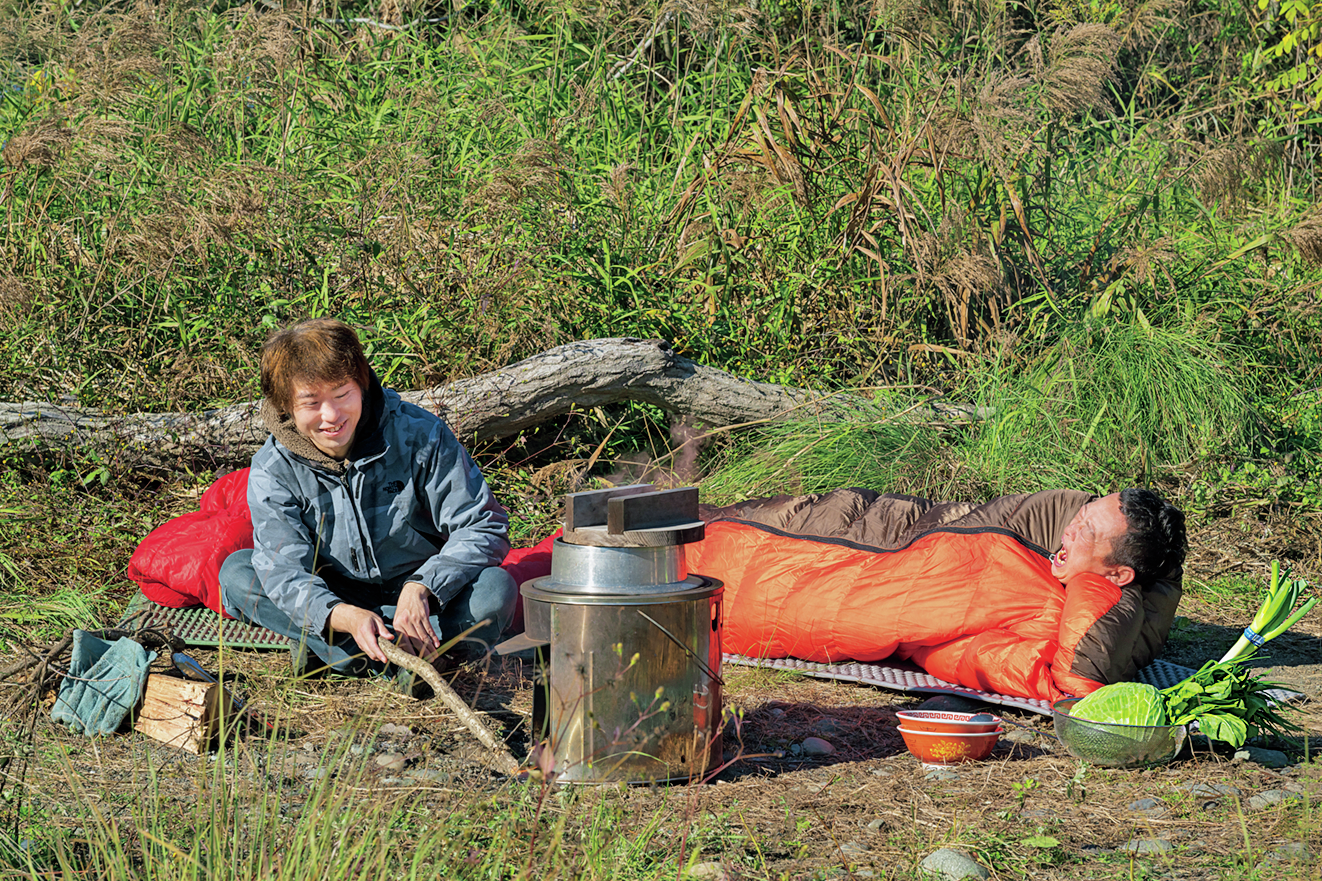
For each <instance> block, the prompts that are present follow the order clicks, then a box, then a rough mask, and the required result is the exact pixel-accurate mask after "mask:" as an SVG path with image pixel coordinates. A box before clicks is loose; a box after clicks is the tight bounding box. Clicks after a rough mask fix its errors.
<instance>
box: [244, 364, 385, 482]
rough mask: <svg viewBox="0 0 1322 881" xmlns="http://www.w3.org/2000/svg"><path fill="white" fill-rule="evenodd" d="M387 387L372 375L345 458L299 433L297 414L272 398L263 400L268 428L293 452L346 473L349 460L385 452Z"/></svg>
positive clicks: (327, 468) (318, 465) (370, 374)
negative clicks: (382, 429) (282, 407)
mask: <svg viewBox="0 0 1322 881" xmlns="http://www.w3.org/2000/svg"><path fill="white" fill-rule="evenodd" d="M385 397H386V396H385V390H384V389H383V388H382V387H381V380H379V379H377V376H376V371H371V372H370V373H369V375H368V383H367V390H366V391H365V392H364V394H363V415H362V416H361V417H360V418H359V420H358V428H357V429H356V430H355V431H354V436H353V446H352V447H351V448H350V449H349V455H348V457H347V458H345V459H336V458H335V457H333V456H328V455H326V454H325V453H323V452H322V451H321V450H320V449H318V448H317V445H316V444H314V443H313V442H312V441H310V440H308V439H307V438H306V437H304V436H303V435H301V434H299V433H298V429H297V428H295V427H294V417H293V416H292V415H291V414H289V413H286V412H284V411H283V410H281V409H280V408H278V407H276V406H275V404H272V403H271V402H270V401H269V400H263V401H262V409H261V416H262V422H263V423H264V424H265V425H266V430H267V431H269V432H271V435H272V436H273V437H274V438H275V439H276V440H277V441H279V442H280V445H281V446H283V447H284V448H285V449H287V450H289V452H291V453H293V454H294V455H295V456H298V457H299V458H300V459H304V460H306V461H307V462H309V463H311V464H313V465H316V466H317V467H318V468H323V469H325V470H327V471H330V472H332V473H334V474H343V473H344V472H345V471H346V470H347V469H348V467H349V463H350V462H351V461H354V460H356V459H363V458H366V457H368V456H372V455H375V454H377V453H379V452H381V450H382V449H384V446H385V439H384V436H383V434H382V432H381V417H382V414H383V413H384V411H385Z"/></svg>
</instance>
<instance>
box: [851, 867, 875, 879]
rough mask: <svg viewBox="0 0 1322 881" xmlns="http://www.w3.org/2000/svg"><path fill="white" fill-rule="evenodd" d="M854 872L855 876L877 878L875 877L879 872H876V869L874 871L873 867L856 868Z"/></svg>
mask: <svg viewBox="0 0 1322 881" xmlns="http://www.w3.org/2000/svg"><path fill="white" fill-rule="evenodd" d="M852 874H853V876H854V877H855V878H875V877H877V873H876V872H874V871H872V870H871V869H855V870H854V871H853V873H852Z"/></svg>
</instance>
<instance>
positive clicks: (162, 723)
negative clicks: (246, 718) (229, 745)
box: [133, 673, 237, 755]
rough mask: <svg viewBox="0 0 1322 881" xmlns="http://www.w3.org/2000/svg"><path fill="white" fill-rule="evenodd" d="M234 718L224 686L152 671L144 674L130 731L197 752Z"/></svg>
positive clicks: (208, 746) (213, 740)
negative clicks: (144, 678)
mask: <svg viewBox="0 0 1322 881" xmlns="http://www.w3.org/2000/svg"><path fill="white" fill-rule="evenodd" d="M236 721H237V720H236V716H235V713H234V705H233V702H232V701H231V700H230V697H229V695H228V694H226V693H225V689H224V686H222V685H220V684H217V683H212V682H193V681H191V680H188V679H178V678H176V677H174V676H165V675H163V674H157V673H153V674H151V675H149V676H148V677H147V689H146V692H145V694H144V695H143V698H142V706H141V708H140V709H139V710H138V713H137V716H136V718H135V719H134V722H133V730H135V731H139V732H141V733H143V734H145V735H147V736H148V737H151V738H153V739H155V740H159V741H160V742H161V743H166V744H169V745H170V746H173V747H178V748H179V749H182V750H185V751H186V752H190V753H193V754H194V755H199V754H201V753H202V752H204V751H206V750H209V749H210V748H211V746H212V744H213V743H215V742H216V741H217V740H218V739H219V738H220V736H221V734H222V733H224V732H225V731H226V730H228V728H229V727H230V725H231V724H234V723H236Z"/></svg>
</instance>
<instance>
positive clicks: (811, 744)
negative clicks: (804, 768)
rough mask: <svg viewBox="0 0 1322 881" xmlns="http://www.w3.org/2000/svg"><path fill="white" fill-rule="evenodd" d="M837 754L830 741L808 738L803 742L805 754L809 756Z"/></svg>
mask: <svg viewBox="0 0 1322 881" xmlns="http://www.w3.org/2000/svg"><path fill="white" fill-rule="evenodd" d="M834 752H835V747H834V746H832V745H831V743H830V741H827V740H822V739H821V738H820V737H808V738H805V739H804V741H803V754H804V755H807V756H829V755H831V754H832V753H834Z"/></svg>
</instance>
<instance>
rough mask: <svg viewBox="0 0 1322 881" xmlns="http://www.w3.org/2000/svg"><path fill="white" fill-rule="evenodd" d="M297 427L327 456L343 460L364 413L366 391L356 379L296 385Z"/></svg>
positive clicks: (295, 408)
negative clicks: (335, 383) (364, 391)
mask: <svg viewBox="0 0 1322 881" xmlns="http://www.w3.org/2000/svg"><path fill="white" fill-rule="evenodd" d="M292 415H293V417H294V428H295V429H297V430H298V433H299V434H301V435H303V436H304V437H305V438H307V439H308V440H310V441H312V443H314V444H316V446H317V449H319V450H321V451H322V452H323V453H325V454H326V455H327V456H330V457H332V458H335V459H343V458H344V457H346V456H348V455H349V448H350V447H351V446H353V435H354V432H355V431H357V429H358V420H359V419H360V418H361V417H362V415H363V391H362V389H360V388H359V387H358V383H356V382H354V381H353V380H349V381H348V382H344V383H340V384H338V385H334V384H332V383H329V382H318V383H299V384H298V385H296V386H294V412H293V414H292Z"/></svg>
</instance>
